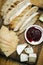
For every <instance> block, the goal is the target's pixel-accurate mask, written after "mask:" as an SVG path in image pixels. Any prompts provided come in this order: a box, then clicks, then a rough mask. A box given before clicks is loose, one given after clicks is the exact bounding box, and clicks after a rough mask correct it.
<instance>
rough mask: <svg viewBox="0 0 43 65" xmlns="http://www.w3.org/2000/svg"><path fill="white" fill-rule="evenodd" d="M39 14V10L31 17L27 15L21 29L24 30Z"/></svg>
mask: <svg viewBox="0 0 43 65" xmlns="http://www.w3.org/2000/svg"><path fill="white" fill-rule="evenodd" d="M37 14H39V13H38V12H35V13H34V14H32V15H31V16H30V17H27V19H26V20H25V22H24V23H23V25H22V26H21V28H20V30H22V29H23V28H24V27H25V26H26V25H27V24H28V23H29V22H30V21H31V19H33V18H34V17H35V16H36V15H37Z"/></svg>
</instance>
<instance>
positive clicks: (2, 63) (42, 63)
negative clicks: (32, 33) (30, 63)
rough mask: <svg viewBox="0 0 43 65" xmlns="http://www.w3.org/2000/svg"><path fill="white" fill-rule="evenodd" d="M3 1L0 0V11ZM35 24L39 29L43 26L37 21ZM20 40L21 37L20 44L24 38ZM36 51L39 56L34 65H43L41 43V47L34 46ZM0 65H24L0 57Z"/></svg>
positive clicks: (42, 46) (42, 45) (42, 47)
mask: <svg viewBox="0 0 43 65" xmlns="http://www.w3.org/2000/svg"><path fill="white" fill-rule="evenodd" d="M4 1H5V0H0V9H1V6H2V5H3V3H4ZM35 24H38V25H40V26H41V27H43V24H42V23H41V22H39V21H37V22H36V23H35ZM19 37H21V35H20V36H19ZM22 38H23V37H21V43H23V42H24V38H23V40H22ZM37 48H39V49H37ZM37 50H39V53H40V54H39V57H38V61H37V64H36V65H43V42H42V44H41V45H39V46H36V49H35V51H37ZM0 65H24V64H21V63H19V62H16V61H13V60H11V59H6V58H4V57H2V56H0Z"/></svg>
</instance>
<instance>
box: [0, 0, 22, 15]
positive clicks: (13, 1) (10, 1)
mask: <svg viewBox="0 0 43 65" xmlns="http://www.w3.org/2000/svg"><path fill="white" fill-rule="evenodd" d="M20 1H21V0H7V1H6V2H5V3H4V5H3V7H2V9H1V12H2V13H3V16H4V15H5V14H6V13H7V12H8V10H11V9H12V8H14V7H15V5H17V4H18V3H19V2H20Z"/></svg>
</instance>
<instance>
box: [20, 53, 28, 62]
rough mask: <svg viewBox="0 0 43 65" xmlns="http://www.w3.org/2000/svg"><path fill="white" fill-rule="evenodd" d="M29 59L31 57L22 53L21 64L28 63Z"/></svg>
mask: <svg viewBox="0 0 43 65" xmlns="http://www.w3.org/2000/svg"><path fill="white" fill-rule="evenodd" d="M28 57H29V56H28V55H27V54H23V53H22V54H21V55H20V61H21V62H25V61H28Z"/></svg>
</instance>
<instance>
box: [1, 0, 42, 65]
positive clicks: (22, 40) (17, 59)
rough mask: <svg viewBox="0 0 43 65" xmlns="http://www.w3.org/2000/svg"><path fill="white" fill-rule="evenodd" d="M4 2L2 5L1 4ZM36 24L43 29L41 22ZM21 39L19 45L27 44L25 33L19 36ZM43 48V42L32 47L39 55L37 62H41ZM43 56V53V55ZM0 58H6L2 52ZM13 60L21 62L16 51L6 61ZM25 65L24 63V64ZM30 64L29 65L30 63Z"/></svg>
mask: <svg viewBox="0 0 43 65" xmlns="http://www.w3.org/2000/svg"><path fill="white" fill-rule="evenodd" d="M1 2H2V3H1ZM3 2H4V0H3V1H2V0H0V8H1V6H2V5H3ZM35 24H37V25H40V26H41V27H42V28H43V23H41V22H40V21H37V22H36V23H35ZM19 38H20V41H19V43H24V42H26V41H25V39H24V33H23V34H21V35H19ZM42 46H43V42H42V44H40V45H37V46H32V47H33V48H34V51H35V53H37V55H38V58H37V60H39V56H40V52H41V50H42ZM42 54H43V53H42ZM0 55H1V56H0V57H5V56H4V55H3V53H2V52H0ZM5 58H6V57H5ZM10 58H11V59H13V60H14V61H15V60H16V61H19V56H18V55H17V53H16V51H15V52H14V53H13V54H12V55H10V56H9V57H8V58H6V59H10ZM23 64H24V63H23ZM28 64H29V63H28ZM20 65H21V64H20Z"/></svg>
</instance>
